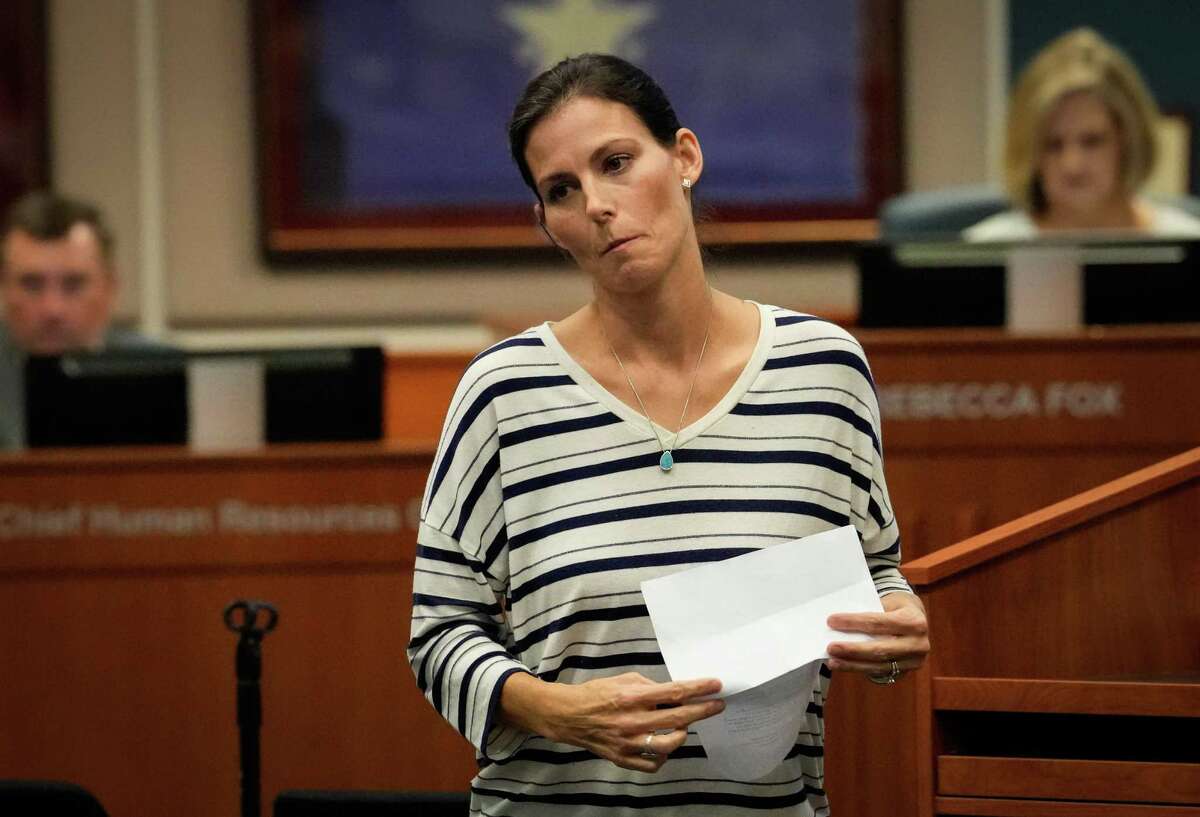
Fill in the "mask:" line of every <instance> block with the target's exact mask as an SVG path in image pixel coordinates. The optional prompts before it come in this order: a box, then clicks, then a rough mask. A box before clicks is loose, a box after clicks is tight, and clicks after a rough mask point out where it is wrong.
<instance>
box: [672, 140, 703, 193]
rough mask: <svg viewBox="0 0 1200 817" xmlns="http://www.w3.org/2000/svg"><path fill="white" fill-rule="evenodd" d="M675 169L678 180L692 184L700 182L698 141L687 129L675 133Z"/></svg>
mask: <svg viewBox="0 0 1200 817" xmlns="http://www.w3.org/2000/svg"><path fill="white" fill-rule="evenodd" d="M675 169H676V170H677V171H678V172H679V176H680V178H683V179H691V181H692V184H695V183H696V182H698V181H700V174H701V173H703V172H704V153H703V152H702V151H701V150H700V140H699V139H697V138H696V134H694V133H692V131H691V130H690V129H688V128H680V129H679V130H677V131H675Z"/></svg>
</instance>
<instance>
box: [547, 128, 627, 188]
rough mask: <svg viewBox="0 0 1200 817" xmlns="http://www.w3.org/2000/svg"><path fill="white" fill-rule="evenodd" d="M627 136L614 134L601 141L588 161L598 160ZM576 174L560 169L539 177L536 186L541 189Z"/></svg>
mask: <svg viewBox="0 0 1200 817" xmlns="http://www.w3.org/2000/svg"><path fill="white" fill-rule="evenodd" d="M625 138H627V137H624V136H614V137H612V138H611V139H605V140H604V141H603V142H601V143H600V144H599V145H598V146H597V147H596V149H595V150H593V151H592V153H591V155H590V156H589V157H588V161H589V162H594V161H596V159H598V158H599V157H600V156H601V155H603V154H604V153H607V152H608V151H609V150H611V149H612V146H613V145H614V144H616V143H617V142H620V141H622V140H624V139H625ZM574 176H575V174H573V173H568V172H567V171H565V170H558V171H555V172H554V173H551V174H549V175H547V176H543V177H542V178H540V179H538V180H537V183H536V186H537V187H538V188H539V189H540V188H542V187H545V186H546V185H547V184H552V183H554V182H557V181H562V180H565V179H572V178H574Z"/></svg>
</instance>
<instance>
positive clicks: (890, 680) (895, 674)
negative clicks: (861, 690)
mask: <svg viewBox="0 0 1200 817" xmlns="http://www.w3.org/2000/svg"><path fill="white" fill-rule="evenodd" d="M888 662H889V663H890V664H891V665H892V668H891V672H889V673H888V674H886V675H867V680H868V681H870V682H871V683H873V684H879V685H880V686H887V685H888V684H894V683H896V679H897V678H899V677H900V665H899V664H897V663H896V659H895V658H889V659H888Z"/></svg>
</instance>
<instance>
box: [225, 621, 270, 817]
mask: <svg viewBox="0 0 1200 817" xmlns="http://www.w3.org/2000/svg"><path fill="white" fill-rule="evenodd" d="M224 617H225V626H226V627H228V628H229V629H230V630H232V631H233V632H235V633H237V634H238V645H237V658H236V660H235V664H236V667H237V722H238V744H239V746H240V749H241V762H242V817H259V813H260V812H261V810H262V785H261V768H260V764H259V751H260V750H259V744H258V733H259V729H260V728H261V727H262V692H261V691H260V690H259V686H258V682H259V679H260V678H261V677H262V640H263V637H264V636H266V634H267V633H269V632H271V630H274V629H275V624H276V622H277V621H278V620H279V612H278V611H277V610H276V609H275V607H274V606H273V605H272V604H271V603H270V602H265V601H245V600H242V599H239V600H237V601H235V602H233V603H231V604H230V605H229V606H228V607H226V608H225V613H224ZM260 618H261V621H260Z"/></svg>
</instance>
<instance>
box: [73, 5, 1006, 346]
mask: <svg viewBox="0 0 1200 817" xmlns="http://www.w3.org/2000/svg"><path fill="white" fill-rule="evenodd" d="M998 1H999V0H988V2H982V3H958V2H954V1H953V0H909V2H907V3H905V19H904V26H905V29H906V31H905V41H904V47H905V73H906V77H905V96H906V98H905V107H904V110H905V118H906V123H905V136H906V141H907V150H906V154H905V166H906V172H907V174H908V179H909V183H910V187H912V188H914V189H925V188H930V187H936V186H940V185H944V184H954V183H967V182H973V181H979V180H982V179H983V178H985V176H986V174H987V144H986V141H987V140H986V133H985V130H986V128H985V122H986V120H987V115H986V113H987V111H986V107H987V106H986V102H987V100H986V94H984V93H981V89H985V88H986V87H987V83H988V65H987V61H986V60H985V58H984V55H985V54H987V53H989V37H990V36H992V34H994V31H992V30H991V29H989V23H988V21H989V19H991V18H990V17H989V10H991V9H994V8H995V7H996V3H997V2H998ZM249 8H250V4H249V3H247V2H244V0H205V2H201V3H197V2H192V0H104V2H100V3H96V2H91V1H90V0H52V2H51V3H50V31H51V40H52V42H51V57H50V64H51V72H52V76H53V83H52V85H53V90H52V97H53V113H52V118H53V122H54V125H53V135H52V139H53V145H54V152H53V155H54V160H55V177H56V182H57V184H58V185H59V186H60V187H62V188H63V189H64V190H67V191H71V192H75V193H77V194H80V195H87V196H90V197H93V198H95V199H97V200H99V201H100V202H101V203H102V204H103V205H104V206H105V207H106V208H108V209H109V210H110V211H112V212H113V214H114V223H115V226H116V228H117V230H118V234H119V237H120V238H121V241H122V243H121V247H120V250H119V254H118V260H119V263H120V264H121V267H122V269H123V270H124V272H125V279H124V280H125V281H126V287H125V291H124V293H123V296H122V301H121V309H120V314H121V316H122V317H123V318H125V319H127V320H135V319H138V318H140V319H141V320H142V322H143V324H144V325H148V326H149V327H150V328H154V327H155V326H156V324H157V323H158V322H160V321H161V323H162V324H163V325H164V326H165V328H166V329H167V330H168V331H169V332H171V333H173V334H175V335H176V336H177V337H181V338H182V339H183V340H184V341H186V342H193V343H205V342H218V343H220V342H229V341H231V340H236V339H237V338H239V337H240V338H246V337H252V338H262V337H265V336H266V335H263V334H262V333H261V332H260V333H259V334H257V335H248V334H247V330H252V329H254V330H263V331H265V330H272V329H273V330H275V332H274V333H273V334H272V335H271V336H272V337H277V338H283V339H285V340H286V339H287V338H292V337H296V338H300V339H308V340H312V339H318V338H322V337H329V335H328V334H327V333H326V334H323V333H322V331H321V328H322V327H324V328H327V329H330V330H332V329H334V328H336V329H339V330H341V331H343V332H345V331H349V332H351V333H352V334H354V333H356V332H357V333H359V334H362V333H373V334H378V333H380V332H385V331H386V333H387V334H388V336H389V338H390V342H391V343H393V344H394V345H398V346H422V345H433V346H445V345H450V346H453V345H460V346H464V345H465V346H471V345H477V344H478V343H479V342H480V338H481V337H483V336H484V335H481V334H480V332H479V330H478V329H477V322H478V320H479V318H480V317H481V316H496V315H518V316H524V315H529V316H531V317H535V318H538V319H541V318H543V317H553V316H557V315H562V314H566V313H567V312H569V311H570V310H571V309H572V308H573V306H574V305H577V304H579V303H580V302H581V301H582V300H583V299H585V298H586V297H587V284H586V282H585V281H584V280H583V279H582V278H581V276H579V275H578V274H577V273H576V272H574V271H573V270H571V269H569V268H566V267H564V266H563V265H562V264H561V263H559V262H557V261H554V262H548V263H545V264H537V263H532V264H531V263H528V262H523V263H520V264H516V263H495V262H494V263H468V262H444V263H440V264H430V263H422V264H418V265H407V266H401V265H397V266H395V267H391V268H387V269H379V268H370V269H368V268H355V267H338V268H332V269H331V268H322V269H310V270H301V271H288V272H275V271H271V270H269V269H267V268H266V267H265V266H264V265H263V263H262V262H261V260H260V259H259V257H258V249H257V243H256V242H257V238H256V211H255V193H254V173H255V169H254V161H253V125H252V122H253V98H252V71H251V56H250V53H249V34H248V32H249V19H248V17H249ZM992 16H993V17H994V15H992ZM139 49H140V50H139ZM139 59H140V60H141V62H140V64H139ZM155 80H157V81H155ZM101 157H102V158H101ZM715 270H716V272H717V280H718V281H719V282H720V283H719V285H721V286H723V287H724V288H726V289H728V290H730V291H732V292H734V293H736V294H739V295H742V296H744V297H752V298H756V299H759V300H766V301H771V302H775V303H781V304H786V305H789V306H797V307H800V308H804V309H808V310H812V311H815V312H827V313H846V312H852V311H853V310H854V309H855V308H856V306H857V295H856V280H855V276H854V267H853V260H852V258H851V257H850V256H849V254H848V253H845V252H841V253H833V254H831V253H829V252H828V251H812V250H805V249H801V250H798V251H792V252H789V253H787V254H783V255H781V254H778V253H775V254H771V255H770V256H767V257H764V256H763V255H762V254H747V253H742V254H736V253H735V254H730V255H723V256H721V257H720V258H719V259H717V261H716V264H715ZM139 278H140V279H141V286H140V287H139ZM160 287H161V290H162V293H161V295H159V294H158V293H159V289H160ZM145 293H150V295H151V297H149V298H142V299H141V302H139V294H145ZM531 293H536V303H531V297H530V294H531ZM230 330H237V331H236V332H235V333H234V334H230ZM295 330H300V331H299V333H298V334H297V333H296V331H295Z"/></svg>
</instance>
